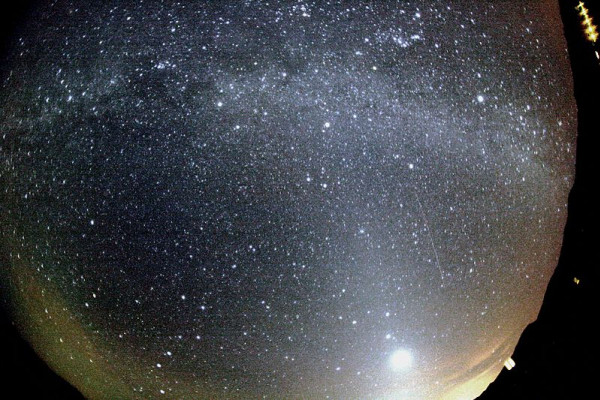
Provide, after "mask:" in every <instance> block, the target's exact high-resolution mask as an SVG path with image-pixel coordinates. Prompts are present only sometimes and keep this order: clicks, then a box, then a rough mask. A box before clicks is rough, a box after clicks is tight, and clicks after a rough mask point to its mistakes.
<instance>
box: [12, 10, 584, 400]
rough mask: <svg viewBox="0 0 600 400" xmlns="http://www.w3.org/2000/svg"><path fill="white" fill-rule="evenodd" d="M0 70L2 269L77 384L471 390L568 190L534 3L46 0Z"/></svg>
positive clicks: (205, 392) (511, 342) (183, 393)
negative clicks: (108, 0)
mask: <svg viewBox="0 0 600 400" xmlns="http://www.w3.org/2000/svg"><path fill="white" fill-rule="evenodd" d="M48 3H49V4H47V5H43V6H41V7H39V8H38V9H36V10H35V11H34V12H33V15H32V16H31V18H30V19H29V20H28V21H27V22H26V23H24V24H23V25H22V26H21V27H20V29H19V30H18V32H17V34H15V36H14V37H13V38H12V39H13V42H12V46H11V50H10V52H9V54H8V56H7V59H6V60H5V61H4V62H3V63H2V68H1V69H2V71H1V74H2V86H1V88H0V129H1V131H0V135H1V136H0V162H1V164H0V188H1V195H0V224H1V225H0V227H1V231H0V233H1V236H0V244H1V246H2V251H3V255H4V258H5V259H6V265H3V266H2V268H1V272H0V279H1V281H2V283H1V284H0V287H1V288H2V293H3V299H4V301H5V305H6V306H7V308H8V310H10V312H11V315H13V318H14V319H15V320H16V322H17V324H18V326H19V328H20V330H21V332H22V333H23V335H24V336H25V337H26V338H27V339H28V341H29V342H30V343H32V345H33V346H34V347H35V349H36V351H37V352H38V353H39V354H40V355H41V356H42V357H43V358H44V360H45V361H46V362H47V363H48V364H49V365H50V366H51V367H52V368H53V369H54V370H56V371H57V372H58V373H60V374H61V375H62V376H63V377H65V378H66V379H67V380H68V381H70V382H71V383H72V384H74V385H75V386H76V387H77V388H78V389H79V390H80V391H82V393H83V394H84V395H85V396H86V397H88V398H91V399H103V398H106V399H117V398H119V399H163V398H164V399H209V398H210V399H254V398H266V399H411V400H413V399H414V400H417V399H418V400H430V399H450V400H452V399H457V400H458V399H471V398H473V397H474V396H476V395H477V394H479V393H480V392H481V390H483V389H484V388H485V387H486V386H487V384H488V383H489V382H490V381H492V380H493V379H494V377H495V376H496V375H497V373H498V372H499V371H500V369H501V368H502V365H503V363H504V362H505V361H506V359H507V358H508V357H509V356H510V355H511V353H512V351H513V349H514V346H515V345H516V343H517V340H518V337H519V335H520V334H521V332H522V330H523V329H524V327H525V326H526V325H527V324H528V323H529V322H531V321H533V320H534V319H535V317H536V315H537V312H538V310H539V307H540V305H541V301H542V297H543V294H544V291H545V288H546V285H547V283H548V281H549V279H550V276H551V274H552V272H553V270H554V267H555V266H556V262H557V259H558V253H559V250H560V245H561V241H562V230H563V227H564V223H565V220H566V202H567V195H568V191H569V189H570V187H571V184H572V182H573V173H574V156H575V129H576V108H575V103H574V99H573V95H572V78H571V76H570V69H569V63H568V58H567V53H566V44H565V40H564V37H563V32H562V24H561V21H560V15H559V12H558V4H557V2H556V1H550V0H548V1H538V0H531V1H518V2H513V1H510V2H507V1H485V2H473V1H453V2H448V1H428V2H423V1H398V2H396V1H386V2H378V1H327V2H326V1H276V0H271V1H251V0H247V1H230V2H226V1H214V2H208V1H203V2H181V3H175V2H166V1H165V2H158V1H128V2H99V1H89V2H77V1H62V0H59V1H52V2H48Z"/></svg>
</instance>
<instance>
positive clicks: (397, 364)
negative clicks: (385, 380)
mask: <svg viewBox="0 0 600 400" xmlns="http://www.w3.org/2000/svg"><path fill="white" fill-rule="evenodd" d="M412 363H413V356H412V354H411V352H410V351H408V350H404V349H400V350H396V351H395V352H393V353H392V355H391V356H390V367H391V368H392V370H394V371H403V370H406V369H408V368H410V367H411V366H412Z"/></svg>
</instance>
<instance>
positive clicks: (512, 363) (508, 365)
mask: <svg viewBox="0 0 600 400" xmlns="http://www.w3.org/2000/svg"><path fill="white" fill-rule="evenodd" d="M515 365H517V363H515V360H513V359H512V358H511V357H509V358H508V360H506V362H504V368H506V369H507V370H509V371H510V370H511V369H513V368H514V367H515Z"/></svg>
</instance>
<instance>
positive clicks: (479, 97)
mask: <svg viewBox="0 0 600 400" xmlns="http://www.w3.org/2000/svg"><path fill="white" fill-rule="evenodd" d="M484 100H485V98H484V97H483V96H482V95H479V96H477V101H478V102H480V103H483V101H484Z"/></svg>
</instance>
